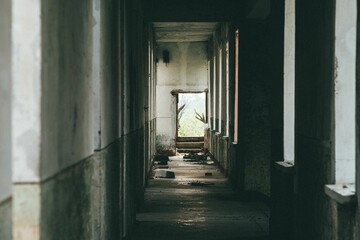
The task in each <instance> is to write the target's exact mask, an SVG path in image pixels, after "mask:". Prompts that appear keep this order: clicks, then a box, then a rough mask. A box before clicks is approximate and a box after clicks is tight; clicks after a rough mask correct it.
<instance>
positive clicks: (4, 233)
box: [0, 199, 12, 240]
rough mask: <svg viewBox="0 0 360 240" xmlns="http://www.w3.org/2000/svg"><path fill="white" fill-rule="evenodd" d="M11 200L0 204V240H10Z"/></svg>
mask: <svg viewBox="0 0 360 240" xmlns="http://www.w3.org/2000/svg"><path fill="white" fill-rule="evenodd" d="M11 215H12V199H8V200H5V201H3V202H1V203H0V239H1V240H12V222H11V219H12V217H11Z"/></svg>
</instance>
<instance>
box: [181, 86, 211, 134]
mask: <svg viewBox="0 0 360 240" xmlns="http://www.w3.org/2000/svg"><path fill="white" fill-rule="evenodd" d="M176 115H177V118H176V119H177V121H176V124H177V137H203V136H204V127H205V126H204V125H205V124H207V117H206V94H205V92H202V93H179V94H178V95H177V109H176Z"/></svg>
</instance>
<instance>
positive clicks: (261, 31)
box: [239, 19, 276, 196]
mask: <svg viewBox="0 0 360 240" xmlns="http://www.w3.org/2000/svg"><path fill="white" fill-rule="evenodd" d="M271 22H272V21H271V19H266V20H263V21H256V22H255V21H254V22H253V21H250V20H248V21H247V22H245V23H244V24H243V26H242V28H241V29H240V39H241V40H240V45H239V53H240V60H239V62H240V66H239V68H240V69H243V70H242V71H240V75H239V136H240V137H239V146H240V147H239V151H240V152H239V161H243V163H242V166H243V167H244V170H243V171H242V172H243V174H244V175H243V186H241V188H243V190H250V191H257V192H260V193H263V194H265V195H268V196H269V195H270V146H271V145H270V144H271V141H270V138H271V132H270V103H271V101H270V97H271V94H270V91H269V88H270V87H271V84H270V83H271V81H272V80H273V78H274V77H275V74H274V70H276V68H275V67H274V61H275V59H276V58H275V59H274V58H273V56H272V54H275V53H276V52H273V47H272V46H271V47H270V44H269V42H275V40H273V39H272V38H273V36H274V35H276V32H272V29H271ZM259 176H261V177H259Z"/></svg>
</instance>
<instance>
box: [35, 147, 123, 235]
mask: <svg viewBox="0 0 360 240" xmlns="http://www.w3.org/2000/svg"><path fill="white" fill-rule="evenodd" d="M119 150H120V141H116V142H115V143H113V144H111V145H110V146H109V147H108V148H106V149H104V150H102V151H100V152H96V153H95V154H94V155H93V156H91V157H90V158H88V159H85V160H82V161H81V162H79V163H78V164H76V165H75V166H73V167H70V168H68V169H66V170H65V171H62V172H61V173H59V174H57V175H56V176H55V177H54V178H52V179H50V180H48V181H46V182H45V183H44V184H43V185H42V187H41V188H42V190H41V207H42V211H41V238H42V239H119V236H120V231H119V225H120V223H119V206H118V204H119V196H120V194H119V191H120V187H119V178H120V176H119V174H120V162H119V160H118V159H119ZM65 212H66V214H64V213H65ZM54 216H57V217H54ZM64 223H68V224H64Z"/></svg>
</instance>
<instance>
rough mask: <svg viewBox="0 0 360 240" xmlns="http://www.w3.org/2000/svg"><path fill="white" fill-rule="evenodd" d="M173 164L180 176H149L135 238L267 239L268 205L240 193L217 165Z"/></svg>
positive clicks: (173, 160) (178, 161) (172, 160)
mask: <svg viewBox="0 0 360 240" xmlns="http://www.w3.org/2000/svg"><path fill="white" fill-rule="evenodd" d="M168 165H169V168H168V169H169V171H173V172H174V173H175V179H166V178H161V179H159V178H153V179H150V180H149V185H148V188H147V189H146V193H145V203H144V206H143V207H142V209H141V210H140V213H139V214H137V225H136V229H135V235H134V238H133V239H134V240H143V239H148V240H151V239H157V240H165V239H172V240H183V239H191V240H205V239H206V240H215V239H216V240H235V239H240V240H241V239H243V240H246V239H247V240H260V239H268V238H267V236H268V233H269V226H268V223H269V208H268V207H267V206H266V205H265V204H263V203H261V202H252V201H248V200H244V198H242V197H241V196H239V194H237V193H235V192H234V191H233V190H232V189H231V188H230V186H229V185H228V183H227V179H226V178H225V177H224V176H223V174H222V173H221V172H220V171H219V170H218V169H217V168H216V166H214V165H209V164H206V163H203V164H199V163H190V162H185V161H183V160H182V158H181V157H173V158H170V161H169V162H168ZM206 173H207V174H206ZM209 173H211V174H209ZM206 175H207V176H206ZM192 183H197V184H192Z"/></svg>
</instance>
